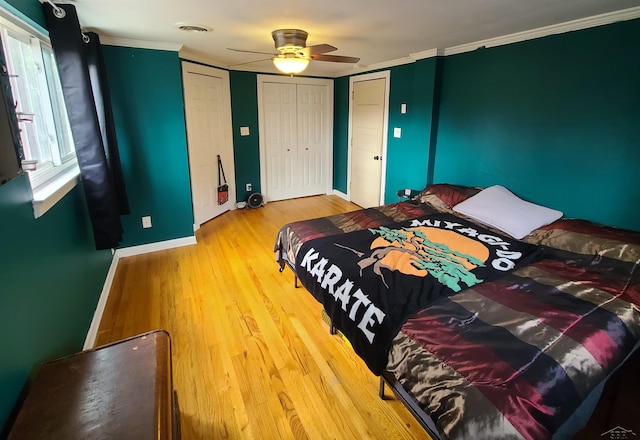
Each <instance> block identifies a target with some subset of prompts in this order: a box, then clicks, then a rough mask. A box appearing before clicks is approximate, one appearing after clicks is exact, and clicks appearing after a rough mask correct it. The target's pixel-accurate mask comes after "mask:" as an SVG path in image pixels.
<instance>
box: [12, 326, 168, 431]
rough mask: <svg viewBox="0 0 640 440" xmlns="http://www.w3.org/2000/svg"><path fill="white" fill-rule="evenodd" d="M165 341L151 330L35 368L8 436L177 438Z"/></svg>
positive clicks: (165, 339) (166, 339)
mask: <svg viewBox="0 0 640 440" xmlns="http://www.w3.org/2000/svg"><path fill="white" fill-rule="evenodd" d="M172 382H173V380H172V372H171V340H170V337H169V334H168V333H167V332H166V331H162V330H158V331H153V332H149V333H145V334H142V335H138V336H134V337H131V338H128V339H124V340H121V341H117V342H114V343H112V344H108V345H104V346H102V347H98V348H95V349H93V350H88V351H83V352H80V353H77V354H74V355H71V356H67V357H64V358H61V359H57V360H55V361H51V362H47V363H45V364H42V365H41V366H39V367H38V368H37V370H36V371H35V374H34V375H33V377H32V378H31V380H30V381H29V383H28V385H27V390H26V396H25V398H24V402H23V403H22V405H21V407H20V408H19V411H18V413H17V416H16V418H15V421H14V423H13V426H12V427H11V430H10V431H9V437H8V439H9V440H19V439H29V440H39V439H47V440H56V439H64V440H73V439H92V440H93V439H96V440H97V439H139V440H146V439H149V440H151V439H153V440H159V439H162V440H177V439H180V416H179V408H178V402H177V396H176V394H175V392H174V391H173V383H172Z"/></svg>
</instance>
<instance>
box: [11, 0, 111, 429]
mask: <svg viewBox="0 0 640 440" xmlns="http://www.w3.org/2000/svg"><path fill="white" fill-rule="evenodd" d="M10 3H11V4H12V5H13V6H15V7H16V8H18V9H19V10H21V11H22V12H24V13H25V14H35V15H36V16H35V17H33V18H34V19H36V20H38V19H39V18H38V17H40V16H39V15H38V13H40V14H41V11H40V10H39V9H38V8H40V5H39V3H38V2H33V1H31V0H24V1H12V2H10ZM0 4H1V5H2V6H5V5H6V4H5V3H4V2H0ZM34 4H35V5H36V6H37V8H36V7H34ZM0 243H1V246H0V280H1V282H0V335H2V337H0V427H2V426H3V425H4V424H5V422H6V420H7V417H8V416H9V413H10V412H11V409H12V407H13V406H14V404H15V402H16V399H17V398H18V396H19V394H20V392H21V390H22V388H23V386H24V384H25V382H26V379H27V377H28V375H29V373H30V372H31V370H32V368H33V366H34V365H35V364H37V363H40V362H42V361H44V360H48V359H52V358H55V357H58V356H63V355H68V354H70V353H73V352H75V351H78V350H81V349H82V345H83V343H84V340H85V337H86V335H87V331H88V330H89V325H90V323H91V319H92V318H93V313H94V311H95V309H96V305H97V303H98V298H99V296H100V292H101V291H102V286H103V284H104V281H105V277H106V275H107V271H108V269H109V265H110V264H111V258H112V257H111V252H110V251H96V250H95V244H94V241H93V233H92V230H91V225H90V222H89V213H88V209H87V207H86V203H85V201H84V193H83V191H82V188H81V187H80V186H77V187H76V188H75V189H73V190H72V191H71V192H70V193H69V194H67V195H66V196H65V197H64V198H63V199H62V200H61V201H60V202H58V203H57V204H56V205H55V206H54V207H53V208H51V209H50V210H49V211H48V212H47V213H46V214H44V216H42V217H40V218H38V219H34V217H33V207H32V205H31V191H30V189H29V184H28V181H27V177H26V176H24V175H23V176H20V177H18V178H16V179H14V180H12V181H10V182H9V183H7V184H5V185H2V186H0Z"/></svg>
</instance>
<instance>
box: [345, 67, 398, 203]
mask: <svg viewBox="0 0 640 440" xmlns="http://www.w3.org/2000/svg"><path fill="white" fill-rule="evenodd" d="M382 78H384V79H386V81H385V91H384V118H383V122H382V169H381V170H380V173H381V174H382V175H381V176H380V205H384V188H385V184H386V180H387V143H388V142H389V139H388V135H389V90H390V88H391V87H390V85H391V84H390V83H391V71H390V70H385V71H382V72H374V73H367V74H364V75H356V76H351V77H349V128H348V135H347V139H348V149H347V150H348V155H347V198H348V199H349V201H351V149H352V148H351V147H352V142H351V138H352V137H353V126H352V123H353V84H354V83H356V82H360V81H369V80H372V79H382Z"/></svg>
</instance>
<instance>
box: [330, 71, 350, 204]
mask: <svg viewBox="0 0 640 440" xmlns="http://www.w3.org/2000/svg"><path fill="white" fill-rule="evenodd" d="M333 95H334V97H333V189H336V190H338V191H340V192H342V193H343V194H347V192H348V191H349V188H348V184H347V168H348V162H349V77H346V76H345V77H342V78H336V80H335V81H334V83H333Z"/></svg>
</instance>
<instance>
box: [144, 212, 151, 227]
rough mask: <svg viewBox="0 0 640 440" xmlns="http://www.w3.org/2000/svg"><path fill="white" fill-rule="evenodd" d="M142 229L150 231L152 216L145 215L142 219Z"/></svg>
mask: <svg viewBox="0 0 640 440" xmlns="http://www.w3.org/2000/svg"><path fill="white" fill-rule="evenodd" d="M142 227H143V228H144V229H149V228H150V227H151V216H150V215H145V216H144V217H142Z"/></svg>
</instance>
